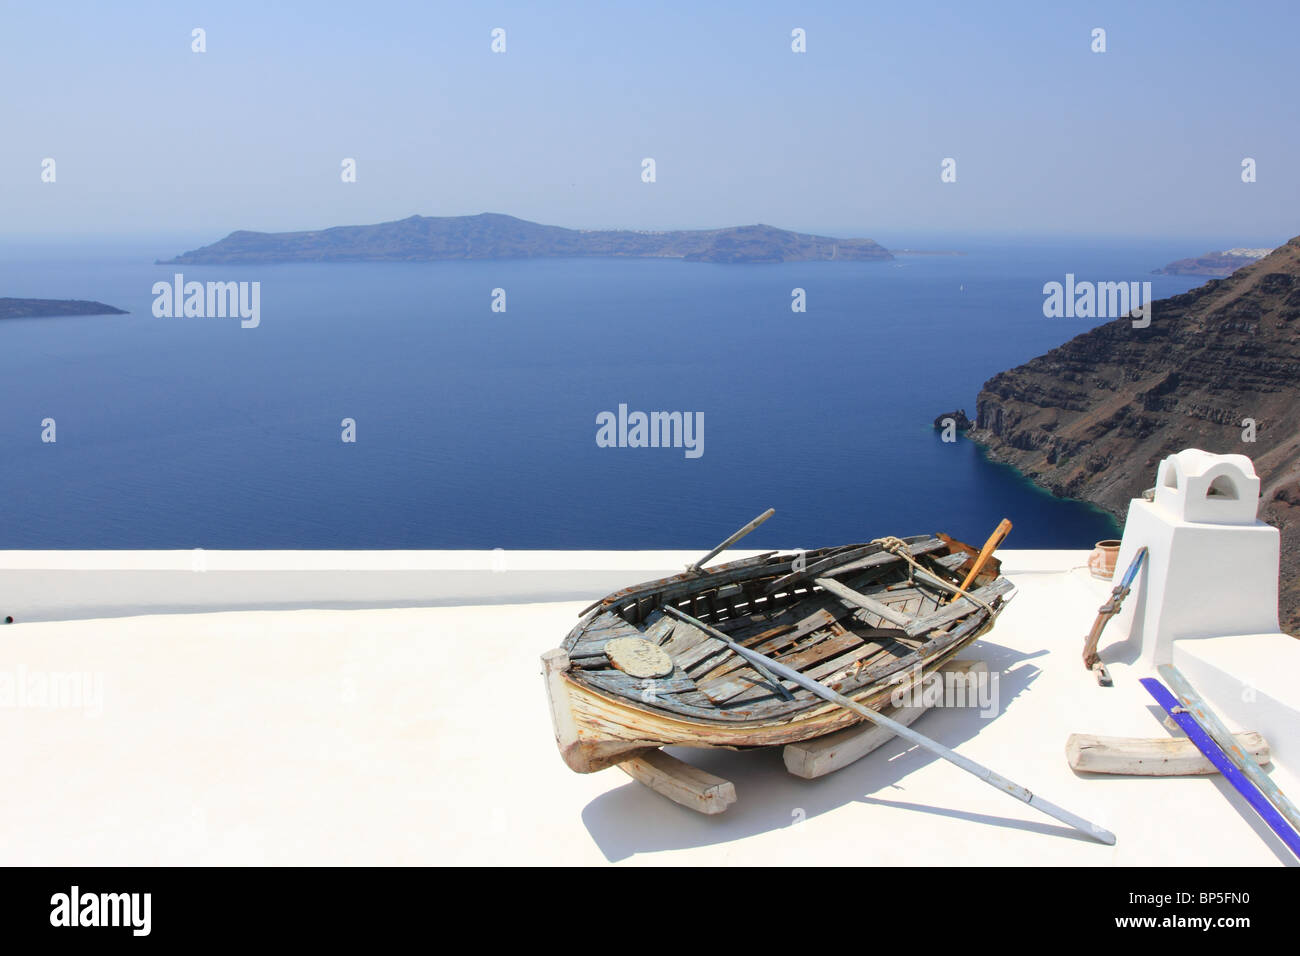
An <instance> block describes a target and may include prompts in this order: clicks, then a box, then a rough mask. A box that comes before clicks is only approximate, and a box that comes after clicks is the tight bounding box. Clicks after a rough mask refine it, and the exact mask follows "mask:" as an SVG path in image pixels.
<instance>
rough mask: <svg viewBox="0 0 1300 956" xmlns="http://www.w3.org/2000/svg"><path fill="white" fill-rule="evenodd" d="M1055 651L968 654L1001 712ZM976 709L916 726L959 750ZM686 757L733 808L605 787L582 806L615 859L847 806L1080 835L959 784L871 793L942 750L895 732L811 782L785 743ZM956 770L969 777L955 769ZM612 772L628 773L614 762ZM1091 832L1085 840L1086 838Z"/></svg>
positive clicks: (986, 649)
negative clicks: (992, 809) (927, 795)
mask: <svg viewBox="0 0 1300 956" xmlns="http://www.w3.org/2000/svg"><path fill="white" fill-rule="evenodd" d="M1046 653H1047V651H1045V650H1043V651H1036V652H1034V653H1032V654H1023V653H1020V652H1019V651H1015V650H1012V649H1011V648H1008V647H1004V646H1002V645H1000V644H993V643H989V642H987V641H977V642H975V643H974V644H972V645H971V646H970V647H969V648H968V649H967V650H965V651H964V652H963V653H962V654H961V656H962V657H967V658H982V659H983V660H985V661H986V662H987V663H988V665H989V671H990V673H996V674H997V675H998V682H997V695H996V701H995V708H996V713H995V714H994V715H993V717H997V716H1000V715H1001V714H1003V713H1005V712H1006V709H1007V708H1008V706H1009V705H1010V704H1011V702H1012V701H1013V700H1014V699H1015V698H1016V697H1018V696H1019V695H1020V694H1021V693H1023V692H1024V691H1025V690H1026V689H1027V688H1028V687H1029V685H1030V684H1032V683H1033V681H1034V680H1035V679H1036V678H1037V677H1038V675H1039V674H1040V673H1041V672H1040V670H1039V669H1038V667H1037V666H1035V665H1034V664H1033V663H1031V661H1032V659H1033V658H1036V657H1040V656H1042V655H1045V654H1046ZM989 719H993V718H990V717H983V716H981V714H980V711H979V709H978V708H973V707H964V708H946V709H945V708H941V707H939V708H933V709H932V710H931V711H930V712H928V713H926V714H924V715H923V716H922V717H920V718H919V719H918V720H917V722H916V723H915V724H914V725H913V726H914V727H915V728H916V729H917V730H919V731H920V732H921V733H923V734H925V735H926V736H927V737H930V738H931V739H933V740H937V741H938V742H939V743H941V744H943V745H944V746H946V747H949V748H952V749H956V748H957V747H959V746H960V745H961V744H962V743H963V742H964V741H966V740H969V739H971V738H972V737H974V736H975V735H976V734H978V733H979V732H980V730H981V729H982V728H983V727H984V725H985V721H986V720H989ZM668 749H669V752H670V753H672V754H673V755H674V756H676V757H678V758H679V759H682V760H685V761H687V762H689V763H690V764H692V765H694V766H696V767H699V768H700V769H702V770H706V771H708V772H709V773H712V774H716V775H717V776H719V777H723V778H724V779H727V780H730V781H732V782H733V783H734V784H735V785H736V796H737V800H736V803H735V805H733V806H732V807H730V808H729V809H728V810H727V811H726V812H725V813H722V814H719V815H718V816H705V815H703V814H700V813H697V812H695V811H694V810H689V809H687V808H685V807H681V806H678V805H677V804H675V803H672V802H671V801H669V800H667V799H665V798H664V797H661V796H659V795H658V794H656V793H654V792H652V791H651V790H649V789H647V788H646V787H644V786H642V785H641V784H639V783H636V782H635V781H633V780H631V779H630V778H628V781H627V784H626V785H624V786H621V787H618V788H616V789H614V790H610V791H608V792H606V793H603V794H601V795H600V796H599V797H597V798H596V799H594V800H592V801H591V802H590V803H589V804H587V806H586V807H584V808H583V811H582V820H583V824H584V825H585V826H586V828H587V832H588V833H590V834H591V837H592V839H593V840H594V841H595V842H596V845H597V846H598V847H599V848H600V851H601V852H602V853H603V854H604V855H605V858H606V859H607V860H609V861H610V862H617V861H619V860H623V859H627V858H628V857H630V856H633V855H635V854H637V853H653V852H658V851H661V850H678V849H684V848H689V847H700V846H711V845H715V844H722V843H730V842H731V841H733V840H739V839H744V838H745V837H749V836H754V835H756V834H759V833H766V832H768V831H772V830H777V829H780V828H782V827H786V826H790V825H791V824H792V823H795V822H796V821H800V820H807V819H811V818H813V817H816V816H819V815H820V814H823V813H826V812H828V811H831V810H834V809H836V808H838V807H841V806H844V805H846V804H849V803H855V802H857V803H862V804H866V805H873V804H875V805H880V806H894V807H909V808H914V809H917V810H922V811H926V812H931V813H938V814H942V815H945V816H954V817H961V818H962V819H967V820H970V821H971V822H973V823H978V824H981V825H985V826H998V827H1011V828H1013V829H1019V830H1030V831H1035V832H1042V833H1050V834H1052V835H1065V834H1067V833H1069V834H1070V835H1073V833H1074V831H1072V830H1069V829H1068V828H1066V827H1056V826H1052V825H1051V824H1041V823H1038V822H1036V821H1034V822H1029V821H1024V820H1016V819H1013V818H1010V817H1007V818H1002V817H993V816H989V815H987V814H980V813H967V812H965V811H962V810H960V809H959V807H960V804H961V793H962V791H961V789H960V786H959V785H956V784H955V785H954V788H953V793H954V796H953V803H954V804H955V805H956V806H955V807H935V806H928V805H923V804H907V803H894V802H891V801H887V800H879V799H876V798H874V797H871V796H869V795H870V794H875V793H879V792H881V791H883V790H886V789H888V788H896V789H900V790H902V789H905V787H903V786H902V785H901V781H903V780H904V778H905V777H907V775H908V774H910V773H912V772H913V771H915V770H918V769H920V768H921V767H924V766H926V765H927V764H929V763H933V762H934V761H936V760H939V759H940V758H939V757H936V756H935V755H933V754H931V753H930V752H929V751H927V750H924V749H922V748H920V747H917V746H915V745H913V744H911V743H909V742H908V741H905V740H899V739H897V738H895V739H894V740H891V741H890V742H889V743H887V744H885V745H884V746H882V747H880V748H879V749H878V750H876V751H874V752H872V753H871V754H869V755H867V756H866V757H864V758H863V759H861V760H859V761H858V762H857V763H854V764H851V765H850V766H848V767H846V768H844V769H842V770H839V771H837V772H835V773H832V774H829V775H827V776H825V777H821V778H819V779H817V780H804V779H802V778H800V777H795V776H793V775H791V774H790V773H788V772H786V769H785V764H784V762H783V760H782V758H781V748H779V747H768V748H764V749H761V750H755V751H748V752H744V753H741V752H737V751H731V750H700V749H692V748H682V747H674V748H668ZM951 771H952V773H953V775H954V778H956V777H965V776H966V775H965V774H963V773H962V772H961V771H960V770H958V769H957V768H956V767H953V768H951ZM605 772H606V773H613V774H619V775H621V774H622V771H620V770H617V769H611V770H608V771H605ZM961 783H962V784H968V785H969V786H970V787H978V786H980V784H979V783H978V782H977V781H976V780H974V779H973V778H972V779H970V780H969V781H961ZM1080 839H1085V840H1086V838H1085V837H1080Z"/></svg>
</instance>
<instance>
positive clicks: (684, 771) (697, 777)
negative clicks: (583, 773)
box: [619, 750, 736, 814]
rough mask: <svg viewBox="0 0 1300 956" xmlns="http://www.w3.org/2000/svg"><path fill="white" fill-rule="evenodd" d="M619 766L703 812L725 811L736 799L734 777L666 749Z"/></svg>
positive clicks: (669, 796)
mask: <svg viewBox="0 0 1300 956" xmlns="http://www.w3.org/2000/svg"><path fill="white" fill-rule="evenodd" d="M619 767H621V768H622V769H623V771H624V772H626V773H627V775H628V776H629V777H631V778H632V779H633V780H635V781H637V782H638V783H643V784H645V785H646V786H647V787H649V788H650V789H651V790H653V791H654V792H655V793H657V794H659V795H660V796H664V797H667V798H668V799H669V800H671V801H673V803H680V804H681V805H682V806H684V807H688V808H690V809H691V810H696V811H698V812H700V813H708V814H713V813H721V812H722V811H723V810H725V809H727V807H729V806H731V805H732V804H733V803H735V802H736V787H735V785H734V784H733V783H732V782H731V781H730V780H723V779H722V778H721V777H715V776H714V775H713V774H711V773H707V772H706V771H704V770H701V769H700V768H699V767H692V766H691V765H690V764H688V763H685V762H684V761H681V760H678V759H677V758H676V757H674V756H673V755H672V754H666V753H664V752H663V751H662V750H652V751H650V752H649V753H645V754H642V755H641V756H639V757H633V758H632V759H630V760H624V761H623V762H622V763H620V764H619Z"/></svg>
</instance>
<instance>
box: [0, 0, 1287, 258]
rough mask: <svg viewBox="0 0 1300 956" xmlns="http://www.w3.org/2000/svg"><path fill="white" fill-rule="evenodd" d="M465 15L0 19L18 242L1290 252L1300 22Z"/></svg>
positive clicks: (754, 12)
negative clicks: (793, 37)
mask: <svg viewBox="0 0 1300 956" xmlns="http://www.w3.org/2000/svg"><path fill="white" fill-rule="evenodd" d="M467 6H468V5H459V4H434V3H410V4H405V3H387V2H381V0H376V2H368V3H364V4H357V3H314V4H310V3H298V4H289V3H265V2H263V3H240V2H221V3H210V4H203V3H200V4H185V3H130V4H104V3H84V4H78V3H62V4H60V5H59V6H58V8H57V11H55V10H53V9H51V8H47V7H43V6H41V5H37V4H31V3H25V2H23V3H19V2H8V0H6V2H5V3H4V6H3V14H2V15H0V18H2V19H0V23H2V25H3V29H2V30H0V90H2V91H3V93H0V234H3V235H5V236H9V237H14V236H19V237H21V236H32V237H37V236H57V235H76V234H89V235H117V234H123V235H126V234H137V235H151V234H152V235H156V234H186V235H193V236H195V237H196V238H201V239H202V240H203V241H208V240H211V239H215V238H218V237H220V236H222V235H225V234H226V233H228V232H230V231H231V230H234V229H239V228H248V229H259V230H288V229H309V228H320V227H325V226H329V225H337V224H343V223H362V222H378V221H383V220H387V219H395V218H401V217H404V216H408V215H411V214H413V213H420V214H424V215H460V214H467V213H476V212H482V211H496V212H507V213H511V214H514V215H518V216H522V217H524V218H528V219H534V220H537V221H541V222H547V223H555V224H559V225H566V226H575V227H592V228H597V227H628V228H647V229H660V228H696V227H701V228H702V227H710V226H722V225H735V224H741V223H749V222H767V223H772V224H774V225H779V226H784V227H788V228H795V229H801V230H810V231H820V232H829V233H832V234H840V235H848V234H853V235H864V236H870V237H873V238H878V239H880V240H881V241H884V242H886V244H890V243H894V244H897V242H898V240H897V238H896V237H897V236H900V235H907V236H936V237H937V236H944V235H953V236H970V235H1001V236H1007V235H1012V236H1014V235H1064V236H1079V237H1087V236H1134V237H1143V236H1188V237H1191V236H1195V237H1207V238H1215V239H1218V240H1221V241H1222V242H1223V243H1224V244H1235V243H1254V242H1265V241H1269V242H1273V241H1280V240H1282V239H1285V238H1287V237H1290V236H1292V235H1295V234H1297V233H1300V180H1298V179H1297V177H1298V176H1300V123H1297V118H1298V117H1297V109H1296V103H1295V49H1294V44H1295V38H1296V36H1297V35H1298V31H1297V27H1300V12H1297V10H1298V9H1300V7H1297V6H1296V5H1295V4H1293V3H1268V2H1263V3H1251V4H1249V5H1244V6H1236V7H1228V6H1225V5H1223V4H1201V3H1188V2H1180V3H1150V4H1141V5H1136V4H1130V3H1089V4H1082V5H1076V6H1073V7H1071V8H1060V9H1057V8H1056V5H1049V4H1042V3H1033V2H1027V3H995V4H987V5H985V4H973V3H960V4H951V5H945V4H938V5H932V4H890V5H884V4H874V3H871V4H868V3H857V2H854V3H821V4H817V5H816V6H815V8H811V9H805V5H800V4H792V3H791V4H781V3H724V4H710V5H707V9H705V10H703V11H701V9H700V7H703V6H705V5H703V4H698V3H658V2H657V3H653V4H639V5H633V4H613V3H592V4H564V3H558V4H551V3H547V4H536V3H526V4H481V5H479V4H475V5H473V6H472V8H469V9H467V8H466V7H467ZM194 27H202V28H204V29H205V30H206V31H207V52H206V53H203V54H196V53H193V52H191V49H190V46H191V30H192V29H193V28H194ZM494 27H502V28H504V29H505V30H506V31H507V33H506V38H507V52H506V53H505V54H493V53H492V52H491V51H490V48H489V45H490V41H491V37H490V31H491V30H492V29H493V28H494ZM795 27H801V28H803V29H804V30H806V31H807V45H808V51H807V53H804V54H795V53H792V52H791V50H790V31H791V30H792V29H793V28H795ZM1094 27H1102V28H1104V29H1105V30H1106V31H1107V46H1108V50H1107V52H1106V53H1104V54H1096V53H1093V52H1091V50H1090V42H1091V37H1090V34H1091V31H1092V29H1093V28H1094ZM647 156H649V157H654V159H655V160H656V163H657V171H658V181H657V182H655V183H654V184H646V183H643V182H641V179H640V164H641V160H642V158H643V157H647ZM45 157H53V158H54V159H55V160H56V163H57V177H58V179H57V182H56V183H54V184H45V183H41V182H40V172H41V169H40V164H41V161H42V159H44V158H45ZM344 157H354V158H355V159H356V160H357V163H358V181H357V182H356V183H355V184H344V183H342V182H341V181H340V177H339V170H340V162H341V160H342V159H343V158H344ZM945 157H954V158H955V159H956V160H957V164H958V165H957V173H958V177H957V182H956V183H954V184H944V183H941V182H940V179H939V166H940V162H941V160H942V159H943V158H945ZM1243 157H1252V158H1254V159H1255V160H1256V161H1257V163H1258V181H1257V182H1255V183H1253V184H1249V185H1247V184H1243V183H1242V182H1241V180H1240V164H1241V161H1242V159H1243ZM1194 251H1203V250H1194Z"/></svg>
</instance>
